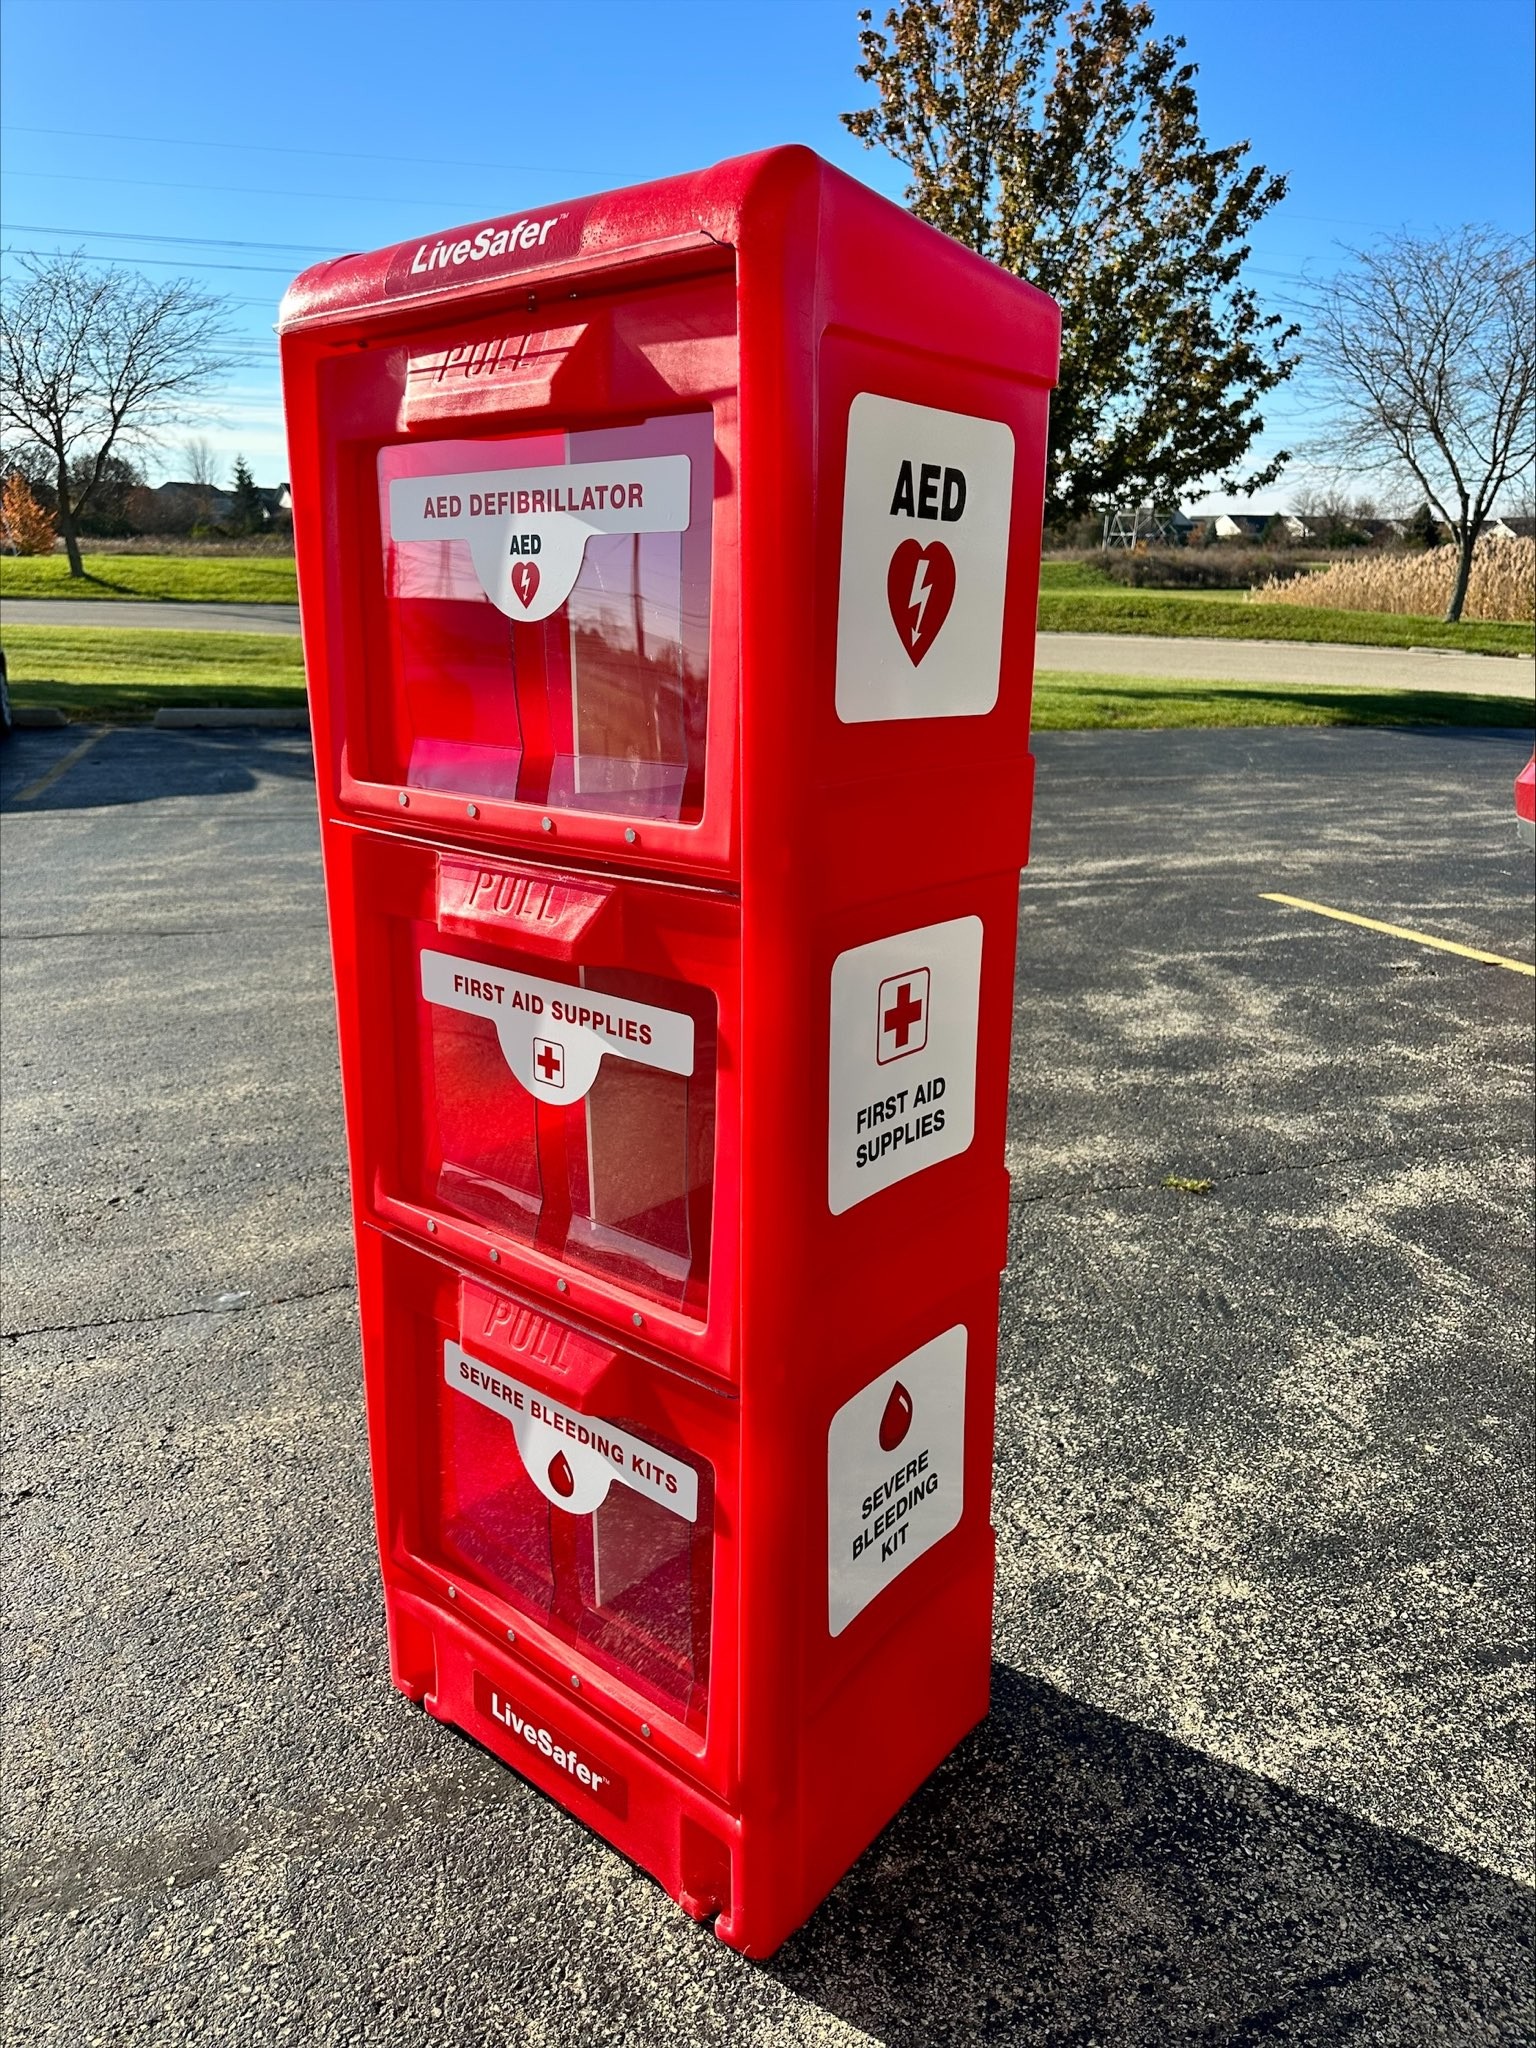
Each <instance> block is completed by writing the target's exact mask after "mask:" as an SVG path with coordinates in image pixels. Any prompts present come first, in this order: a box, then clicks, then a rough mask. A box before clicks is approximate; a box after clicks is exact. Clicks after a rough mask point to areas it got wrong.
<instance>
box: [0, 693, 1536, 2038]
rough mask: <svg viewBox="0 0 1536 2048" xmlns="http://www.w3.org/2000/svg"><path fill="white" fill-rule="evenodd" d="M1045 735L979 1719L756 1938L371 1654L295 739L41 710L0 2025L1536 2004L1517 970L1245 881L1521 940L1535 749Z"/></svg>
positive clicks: (569, 2024) (1509, 740) (1410, 2017)
mask: <svg viewBox="0 0 1536 2048" xmlns="http://www.w3.org/2000/svg"><path fill="white" fill-rule="evenodd" d="M1488 665H1489V666H1490V667H1492V666H1496V664H1492V663H1490V664H1488ZM1036 744H1037V749H1038V754H1039V760H1040V783H1039V799H1038V806H1037V831H1036V841H1035V858H1034V863H1033V865H1032V867H1031V869H1030V871H1029V873H1028V875H1027V876H1026V878H1025V881H1024V884H1023V893H1022V913H1023V914H1022V922H1021V931H1020V944H1019V981H1018V998H1017V1029H1016V1038H1015V1056H1014V1073H1013V1102H1012V1112H1011V1119H1010V1129H1011V1133H1012V1138H1011V1146H1010V1162H1009V1163H1010V1167H1011V1171H1012V1173H1013V1176H1014V1203H1013V1237H1012V1253H1011V1261H1010V1266H1009V1271H1008V1274H1007V1277H1006V1281H1005V1286H1004V1296H1003V1311H1002V1346H1001V1368H1000V1372H1001V1377H1000V1405H999V1417H998V1461H997V1485H996V1495H995V1506H994V1519H995V1521H996V1524H997V1531H998V1558H999V1574H998V1611H997V1636H996V1657H997V1662H996V1668H995V1686H994V1707H993V1712H992V1715H991V1717H990V1719H989V1720H988V1722H987V1723H986V1724H985V1726H984V1727H983V1728H982V1729H981V1730H980V1731H978V1732H977V1733H976V1734H975V1735H974V1736H973V1737H971V1738H970V1739H969V1740H968V1741H967V1742H966V1743H965V1744H963V1745H962V1747H961V1748H960V1750H959V1751H958V1752H957V1753H956V1754H955V1756H954V1757H953V1758H951V1759H950V1761H949V1762H948V1763H947V1764H946V1765H945V1766H944V1767H943V1768H942V1769H941V1770H940V1771H939V1772H938V1773H937V1775H936V1776H935V1777H934V1778H933V1780H932V1781H931V1782H930V1783H929V1784H928V1785H927V1786H925V1787H924V1788H923V1789H922V1790H921V1791H920V1792H919V1794H918V1795H917V1796H916V1798H915V1799H914V1800H913V1801H912V1802H911V1804H910V1805H909V1806H908V1808H907V1809H906V1810H905V1811H904V1812H903V1813H902V1814H901V1815H900V1816H899V1817H898V1818H897V1820H896V1821H895V1822H894V1823H893V1824H892V1826H891V1827H890V1828H888V1829H887V1831H886V1832H885V1833H884V1834H883V1835H882V1836H881V1838H880V1839H879V1841H878V1842H877V1843H876V1844H875V1845H874V1846H873V1848H872V1849H871V1850H870V1851H869V1852H868V1853H867V1854H866V1855H865V1856H864V1857H863V1858H862V1859H861V1861H860V1862H859V1863H858V1864H857V1865H856V1866H855V1868H854V1869H853V1870H852V1872H850V1874H849V1875H848V1877H847V1878H846V1879H845V1880H844V1881H843V1883H842V1884H841V1885H840V1886H839V1887H838V1889H837V1890H836V1892H835V1893H834V1894H833V1896H832V1897H831V1898H830V1899H829V1900H828V1901H827V1903H826V1904H825V1905H824V1906H823V1907H822V1908H821V1909H820V1911H819V1912H818V1913H817V1914H816V1915H815V1917H814V1918H813V1920H812V1921H811V1923H810V1925H809V1926H808V1927H807V1928H806V1929H805V1930H804V1931H803V1932H802V1933H801V1934H799V1935H798V1936H796V1937H795V1938H794V1939H793V1940H792V1941H791V1942H790V1943H789V1944H788V1945H787V1946H786V1947H785V1948H784V1949H783V1950H782V1951H781V1953H780V1954H779V1956H778V1957H776V1958H775V1959H774V1960H773V1961H772V1962H771V1963H770V1964H767V1965H752V1964H747V1963H744V1962H742V1961H741V1960H740V1959H739V1958H738V1957H736V1956H733V1955H731V1954H729V1953H728V1952H726V1951H725V1950H724V1949H723V1948H722V1947H721V1946H720V1944H719V1943H718V1942H717V1941H715V1939H714V1938H713V1936H712V1935H711V1934H710V1933H709V1932H708V1931H707V1930H705V1929H700V1928H696V1927H694V1926H693V1925H692V1924H691V1923H690V1922H689V1921H688V1920H686V1919H685V1917H684V1916H683V1915H682V1914H681V1913H680V1912H679V1911H678V1909H677V1908H676V1907H675V1906H673V1905H672V1904H671V1903H670V1902H669V1901H668V1900H667V1899H666V1898H665V1897H664V1896H663V1895H662V1893H661V1892H660V1891H659V1890H658V1889H657V1888H656V1887H655V1886H654V1885H653V1884H652V1883H651V1882H650V1881H649V1880H648V1879H647V1878H645V1877H643V1876H642V1875H640V1873H638V1872H637V1871H636V1870H634V1869H633V1868H632V1867H631V1866H630V1865H629V1864H627V1863H626V1862H624V1861H623V1859H622V1858H620V1857H619V1856H617V1855H615V1854H614V1853H613V1852H612V1851H610V1850H609V1849H607V1848H606V1847H605V1846H604V1845H603V1844H601V1843H600V1842H598V1841H597V1840H596V1839H595V1838H594V1837H592V1836H590V1835H589V1834H587V1833H586V1832H585V1831H584V1830H583V1829H582V1828H581V1827H580V1826H579V1825H577V1824H576V1823H575V1822H573V1821H572V1820H570V1819H569V1818H568V1817H566V1816H565V1815H564V1814H563V1813H561V1812H560V1811H559V1810H558V1809H557V1808H556V1807H554V1806H553V1805H551V1804H550V1803H549V1802H548V1801H547V1800H545V1799H543V1798H542V1797H541V1796H540V1795H539V1794H537V1793H535V1792H534V1791H532V1790H531V1789H530V1787H529V1786H528V1785H526V1784H525V1783H524V1782H523V1781H522V1780H520V1779H519V1778H517V1777H516V1776H515V1775H514V1774H513V1773H511V1772H510V1771H508V1770H506V1769H504V1768H503V1767H502V1766H501V1765H499V1764H498V1763H496V1762H494V1761H493V1760H492V1759H491V1758H490V1757H488V1756H487V1755H486V1754H484V1753H483V1752H482V1751H480V1750H479V1749H477V1748H476V1747H475V1746H474V1745H473V1744H472V1743H471V1742H469V1741H468V1740H467V1739H463V1738H460V1737H456V1736H455V1735H454V1734H453V1733H451V1732H450V1731H449V1730H447V1729H445V1728H443V1727H441V1726H439V1725H438V1724H436V1723H434V1722H432V1721H430V1720H428V1719H427V1718H426V1717H425V1716H424V1715H423V1714H422V1713H421V1712H420V1711H419V1710H417V1709H415V1708H413V1707H411V1706H409V1705H408V1704H407V1703H406V1702H405V1701H404V1700H403V1699H401V1698H400V1697H399V1696H398V1695H396V1694H394V1693H393V1692H392V1691H391V1690H390V1687H389V1682H388V1677H387V1658H386V1653H385V1644H384V1629H383V1617H382V1612H381V1607H380V1599H379V1591H378V1584H377V1575H376V1571H375V1567H374V1564H373V1542H374V1533H373V1523H372V1514H371V1507H370V1495H369V1485H368V1472H367V1460H366V1440H365V1432H364V1422H363V1409H362V1399H361V1388H360V1374H359V1366H358V1356H357V1330H356V1318H355V1297H354V1292H353V1281H352V1255H351V1245H350V1240H349V1232H348V1216H347V1198H346V1179H345V1164H344V1153H343V1142H342V1130H341V1116H340V1101H339V1089H338V1086H337V1080H336V1073H335V1041H334V1033H333V1028H332V1001H331V990H330V982H329V972H328V964H327V959H326V944H325V929H324V915H323V900H322V894H321V885H320V873H319V862H318V854H317V846H316V832H315V818H314V790H313V784H312V779H311V766H310V761H309V756H308V753H307V750H306V747H305V745H304V743H303V742H302V741H300V740H299V739H296V738H293V737H287V736H267V737H258V736H252V735H210V734H201V735H191V734H188V735H181V734H175V735H172V734H157V733H150V732H146V731H142V730H140V731H120V732H113V733H111V734H110V735H108V737H107V738H105V739H104V740H103V741H102V742H101V743H100V744H98V745H96V746H95V747H94V748H93V749H92V750H91V751H90V752H89V753H88V754H85V755H83V756H81V757H80V758H78V759H77V760H76V761H75V762H74V763H73V764H72V765H71V766H69V767H68V768H67V769H65V770H64V771H63V772H62V773H59V774H57V775H52V770H53V769H55V768H57V767H59V765H60V763H61V762H62V761H63V759H64V757H65V755H66V754H67V753H68V752H69V750H70V749H72V748H76V747H78V745H79V738H78V736H77V735H74V734H68V733H60V734H51V733H29V734H23V735H20V736H19V737H18V738H17V739H16V740H15V741H14V742H12V743H11V745H10V746H8V747H7V748H6V749H5V750H4V753H3V757H0V795H3V796H4V801H5V807H6V809H7V812H8V815H7V816H6V817H5V820H4V827H3V830H4V852H5V865H6V892H5V899H6V900H5V917H6V930H7V934H8V936H7V941H6V985H5V1034H4V1036H5V1051H6V1085H7V1090H8V1101H7V1104H6V1110H5V1150H6V1163H7V1168H8V1172H9V1175H10V1179H11V1192H10V1194H9V1197H8V1201H7V1209H6V1250H7V1263H8V1272H7V1286H6V1294H5V1318H6V1330H7V1332H8V1334H7V1335H6V1337H5V1339H4V1342H3V1344H0V1365H3V1370H4V1375H5V1397H6V1398H5V1402H4V1411H3V1423H4V1430H5V1439H6V1452H7V1459H8V1500H9V1513H10V1521H9V1533H8V1536H7V1542H6V1550H5V1558H6V1565H7V1576H8V1579H9V1587H8V1597H7V1606H6V1612H5V1617H4V1628H5V1656H6V1664H7V1669H8V1672H9V1674H10V1676H9V1683H8V1685H7V1688H6V1692H5V1698H4V1713H5V1717H6V1723H7V1727H6V1756H7V1764H8V1768H7V1771H6V1774H5V1787H4V1796H5V1799H6V1801H7V1805H8V1826H7V1839H8V1843H9V1849H8V1868H7V1897H8V1900H9V1908H8V1922H7V1926H6V1932H5V1965H6V1979H7V1994H6V1999H7V2003H6V2013H7V2023H8V2028H9V2031H10V2032H11V2033H12V2034H14V2036H15V2038H16V2039H18V2040H21V2039H25V2040H27V2041H28V2042H31V2043H36V2044H58V2048H65V2044H67V2048H76V2044H77V2043H79V2042H81V2041H88V2040H92V2039H95V2038H99V2037H105V2038H110V2039H111V2040H113V2041H114V2042H121V2043H143V2044H150V2043H154V2044H157V2048H158V2044H159V2043H161V2042H163V2041H167V2040H180V2039H185V2038H191V2037H193V2036H194V2035H196V2036H199V2037H202V2038H207V2039H210V2040H216V2041H229V2042H233V2041H247V2040H261V2041H265V2042H272V2043H293V2044H303V2048H313V2044H321V2043H347V2044H353V2043H358V2042H370V2043H374V2042H376V2043H379V2044H385V2043H389V2044H394V2043H397V2042H401V2041H414V2040H421V2041H424V2042H430V2043H432V2044H433V2048H482V2044H492V2043H502V2042H506V2043H509V2044H510V2043H514V2042H515V2043H523V2042H528V2041H548V2042H552V2043H560V2044H566V2043H577V2044H588V2043H590V2044H593V2048H596V2044H600V2043H601V2044H605V2048H606V2044H608V2043H622V2044H630V2043H633V2044H636V2048H654V2044H655V2043H657V2042H662V2041H668V2042H670V2041H678V2042H683V2043H687V2044H689V2048H692V2044H695V2043H697V2044H717V2043H718V2044H721V2048H727V2044H728V2048H737V2044H745V2048H794V2044H801V2043H803V2044H806V2048H812V2044H815V2048H867V2044H868V2043H870V2042H871V2041H875V2042H880V2043H886V2044H892V2048H940V2044H950V2043H953V2044H956V2048H959V2044H966V2048H969V2044H973V2043H977V2042H986V2043H999V2042H1009V2043H1013V2042H1017V2043H1019V2044H1021V2048H1022V2044H1026V2043H1027V2044H1031V2048H1033V2044H1037V2043H1050V2044H1056V2043H1060V2044H1063V2048H1065V2044H1068V2043H1073V2044H1082V2043H1085V2042H1087V2041H1090V2040H1098V2041H1101V2042H1113V2043H1114V2044H1116V2048H1142V2044H1145V2048H1165V2044H1185V2043H1187V2044H1191V2048H1194V2044H1200V2048H1218V2044H1228V2043H1239V2042H1257V2041H1258V2040H1260V2039H1261V2038H1262V2039H1266V2040H1268V2039H1275V2040H1289V2041H1294V2042H1333V2041H1341V2040H1369V2041H1372V2042H1384V2043H1398V2042H1401V2043H1410V2042H1412V2043H1430V2042H1433V2043H1441V2042H1444V2043H1446V2044H1450V2043H1453V2042H1454V2043H1458V2044H1459V2043H1462V2042H1469V2043H1470V2042H1488V2043H1503V2042H1509V2043H1511V2044H1513V2043H1515V2042H1516V2041H1519V2040H1522V2039H1524V2038H1527V2030H1528V2026H1529V2017H1530V2007H1529V1975H1528V1958H1527V1951H1526V1947H1525V1944H1526V1939H1527V1934H1528V1928H1529V1916H1530V1903H1531V1901H1530V1894H1529V1892H1528V1891H1527V1890H1526V1889H1525V1888H1524V1886H1523V1885H1522V1883H1521V1882H1520V1881H1519V1880H1520V1879H1521V1877H1522V1876H1523V1877H1526V1878H1528V1877H1529V1872H1528V1870H1527V1868H1526V1866H1527V1863H1528V1858H1529V1844H1530V1833H1531V1829H1530V1806H1529V1798H1528V1789H1529V1780H1528V1768H1529V1753H1530V1727H1529V1718H1528V1707H1527V1706H1526V1705H1525V1704H1524V1703H1523V1701H1524V1696H1523V1694H1522V1692H1521V1690H1520V1684H1519V1681H1520V1668H1521V1659H1522V1656H1523V1654H1524V1650H1525V1646H1526V1643H1527V1638H1528V1631H1529V1613H1528V1606H1529V1598H1528V1596H1529V1584H1528V1576H1527V1574H1528V1535H1529V1527H1530V1510H1529V1503H1528V1500H1527V1498H1526V1493H1525V1480H1526V1474H1527V1470H1528V1463H1527V1461H1528V1441H1527V1434H1528V1423H1529V1397H1528V1384H1527V1381H1528V1373H1529V1365H1530V1330H1531V1317H1532V1303H1531V1286H1532V1279H1531V1270H1530V1257H1529V1251H1530V1231H1531V1214H1530V1198H1531V1181H1530V1165H1531V1158H1530V1154H1531V1119H1530V1073H1531V1058H1532V1022H1531V1002H1532V984H1531V982H1530V981H1529V980H1527V979H1526V978H1525V977H1523V976H1520V975H1516V974H1512V973H1509V972H1508V971H1506V970H1503V969H1500V968H1497V967H1491V966H1486V965H1482V964H1480V963H1476V962H1472V961H1468V960H1464V959H1461V958H1459V957H1456V956H1452V955H1442V954H1438V953H1428V952H1426V951H1425V950H1424V949H1423V948H1421V947H1417V946H1414V945H1412V944H1410V943H1405V942H1401V941H1398V940H1394V939H1392V938H1389V937H1386V936H1384V935H1382V934H1379V933H1374V932H1370V931H1366V930H1363V929H1360V928H1356V927H1350V926H1345V925H1341V924H1338V923H1336V922H1333V921H1330V920H1326V919H1322V918H1317V917H1313V916H1310V915H1308V914H1307V913H1305V912H1302V911H1297V910H1293V909H1289V908H1287V907H1285V906H1283V905H1278V904H1275V903H1272V902H1267V901H1264V900H1263V896H1262V892H1266V891H1281V892H1289V893H1291V894H1293V895H1295V896H1298V897H1302V898H1306V899H1309V900H1312V901H1316V902H1321V903H1325V904H1331V905H1335V906H1337V907H1340V908H1345V909H1350V910H1354V911H1357V912H1359V913H1361V914H1363V915H1368V916H1372V917H1376V918H1379V919H1381V920H1383V921H1385V922H1391V923H1396V924H1402V925H1406V926H1411V927H1414V928H1417V929H1424V930H1429V931H1432V932H1435V933H1438V934H1440V935H1441V936H1444V937H1448V938H1452V939H1455V940H1458V941H1460V942H1462V943H1465V944H1469V945H1474V946H1479V947H1482V948H1485V949H1487V950H1490V951H1493V952H1497V953H1500V954H1505V955H1510V956H1514V957H1518V958H1522V959H1529V958H1530V956H1531V925H1530V907H1531V888H1532V869H1531V861H1530V858H1529V856H1528V855H1527V854H1525V853H1524V852H1523V851H1522V850H1521V849H1520V848H1519V846H1518V844H1517V842H1516V839H1515V831H1514V822H1513V815H1512V809H1511V801H1510V785H1511V783H1512V781H1513V778H1514V775H1515V773H1516V771H1517V770H1518V768H1519V767H1520V766H1521V764H1522V762H1523V760H1524V758H1525V755H1526V752H1527V751H1528V747H1527V744H1526V742H1525V741H1523V740H1522V739H1519V738H1515V737H1501V736H1496V735H1490V734H1487V733H1484V732H1471V731H1456V732H1451V733H1437V734H1433V735H1430V734H1413V733H1394V732H1379V731H1373V732H1354V731H1318V730H1302V731H1294V730H1287V731H1275V732H1262V733H1261V732H1220V733H1184V732H1178V733H1155V734H1134V733H1113V734H1112V733H1102V734H1045V735H1042V736H1041V737H1040V738H1039V739H1038V740H1037V743H1036ZM50 776H52V779H50ZM39 785H42V787H41V788H40V789H39ZM24 791H38V793H37V794H35V795H30V796H28V797H27V798H26V800H25V801H20V800H19V799H20V796H21V793H22V792H24ZM1170 1177H1172V1178H1174V1179H1178V1180H1182V1181H1185V1182H1187V1183H1192V1184H1195V1185H1199V1184H1203V1183H1209V1191H1208V1192H1206V1193H1204V1194H1200V1193H1195V1192H1187V1191H1181V1190H1179V1189H1177V1188H1173V1187H1169V1186H1167V1185H1165V1182H1166V1181H1167V1180H1168V1179H1169V1178H1170ZM912 1682H913V1684H914V1685H921V1684H922V1683H923V1674H922V1672H921V1670H920V1669H918V1670H914V1672H913V1677H912ZM847 1766H848V1769H849V1770H850V1771H854V1770H857V1768H858V1758H857V1755H856V1754H851V1755H850V1756H849V1758H848V1760H847Z"/></svg>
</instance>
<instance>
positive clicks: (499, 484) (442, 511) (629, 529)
mask: <svg viewBox="0 0 1536 2048" xmlns="http://www.w3.org/2000/svg"><path fill="white" fill-rule="evenodd" d="M691 476H692V465H691V464H690V462H689V460H688V457H687V456H686V455H637V456H634V457H632V458H631V459H630V460H629V461H627V462H572V463H566V464H564V465H562V466H561V467H559V468H550V469H487V470H471V471H468V472H466V473H464V474H456V475H453V476H397V477H393V478H391V479H390V485H389V535H390V539H391V540H397V541H423V540H429V541H451V540H461V541H467V542H468V543H469V552H470V555H471V557H472V558H473V560H474V564H475V575H476V576H477V578H478V579H479V583H480V588H481V589H482V590H483V591H484V592H485V594H486V596H487V597H488V598H489V599H490V600H491V603H492V604H493V605H495V607H496V609H497V610H498V611H501V612H505V613H506V615H507V617H508V618H509V619H516V620H518V621H519V622H522V621H527V622H529V623H532V622H534V621H536V620H538V619H547V618H548V617H549V615H550V613H551V612H555V611H558V610H559V608H560V607H561V605H563V604H564V603H565V600H566V599H567V598H568V597H569V596H570V594H571V591H572V590H573V588H574V587H575V583H576V578H577V577H578V576H579V575H580V573H581V563H582V557H583V556H584V555H585V553H586V549H587V541H588V538H589V537H590V536H591V535H592V534H594V533H683V532H685V531H686V530H687V526H688V518H689V493H690V490H691Z"/></svg>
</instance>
